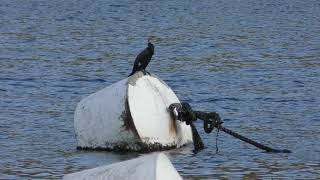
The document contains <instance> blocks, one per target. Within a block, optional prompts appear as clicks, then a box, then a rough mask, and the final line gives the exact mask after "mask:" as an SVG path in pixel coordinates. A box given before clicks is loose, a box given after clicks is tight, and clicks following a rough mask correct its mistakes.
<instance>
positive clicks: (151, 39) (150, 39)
mask: <svg viewBox="0 0 320 180" xmlns="http://www.w3.org/2000/svg"><path fill="white" fill-rule="evenodd" d="M155 39H156V37H155V36H149V37H148V44H149V43H150V44H153V43H154V41H155Z"/></svg>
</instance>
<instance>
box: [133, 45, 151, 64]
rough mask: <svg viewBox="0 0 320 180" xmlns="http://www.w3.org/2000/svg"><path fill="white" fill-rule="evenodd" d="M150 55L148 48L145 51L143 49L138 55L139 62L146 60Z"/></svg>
mask: <svg viewBox="0 0 320 180" xmlns="http://www.w3.org/2000/svg"><path fill="white" fill-rule="evenodd" d="M148 56H149V51H148V49H147V48H146V49H144V50H143V51H141V52H140V53H139V54H138V56H137V57H136V61H137V63H138V62H141V61H145V60H147V59H148Z"/></svg>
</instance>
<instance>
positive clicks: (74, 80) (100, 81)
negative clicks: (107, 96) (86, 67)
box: [71, 79, 106, 83]
mask: <svg viewBox="0 0 320 180" xmlns="http://www.w3.org/2000/svg"><path fill="white" fill-rule="evenodd" d="M71 82H97V83H103V82H106V80H104V79H72V80H71Z"/></svg>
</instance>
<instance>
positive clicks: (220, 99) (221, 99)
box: [201, 97, 241, 102]
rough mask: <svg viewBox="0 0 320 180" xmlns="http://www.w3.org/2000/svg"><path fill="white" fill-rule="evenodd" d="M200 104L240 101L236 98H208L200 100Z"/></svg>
mask: <svg viewBox="0 0 320 180" xmlns="http://www.w3.org/2000/svg"><path fill="white" fill-rule="evenodd" d="M201 101H202V102H219V101H235V102H239V101H241V100H240V99H238V98H233V97H225V98H208V99H203V100H201Z"/></svg>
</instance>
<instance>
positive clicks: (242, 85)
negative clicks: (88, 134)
mask: <svg viewBox="0 0 320 180" xmlns="http://www.w3.org/2000/svg"><path fill="white" fill-rule="evenodd" d="M150 35H154V36H156V37H157V41H156V43H155V47H156V54H155V55H154V57H153V60H152V62H151V64H150V65H149V67H148V69H149V71H151V72H153V73H155V74H157V75H159V76H160V77H161V78H162V79H163V80H165V81H166V82H167V83H168V84H169V85H170V86H171V87H172V88H173V90H174V91H175V92H176V94H177V95H178V97H179V98H180V99H181V100H184V101H187V102H189V103H191V105H192V106H193V108H194V109H197V110H206V111H216V112H218V113H220V115H221V116H222V117H223V118H224V119H225V123H224V125H225V126H226V127H228V128H230V129H233V130H235V131H237V132H240V133H242V134H244V135H246V136H248V137H251V138H253V139H255V140H257V141H260V142H263V143H265V144H268V145H270V146H273V147H276V148H286V149H290V150H292V151H293V153H291V154H269V153H263V152H262V151H261V150H258V149H256V148H254V147H252V146H250V145H247V144H244V143H242V142H241V141H239V140H236V139H234V138H232V137H230V136H228V135H226V134H224V133H223V132H220V134H219V140H218V145H219V152H218V153H216V152H215V137H216V134H215V133H212V134H209V135H207V134H204V133H203V130H202V129H201V124H200V123H199V124H197V126H198V127H199V128H198V129H199V131H200V132H201V135H202V138H203V140H204V142H205V144H206V146H207V148H206V149H205V150H203V151H202V152H200V153H198V154H196V155H195V154H193V153H192V146H187V147H185V148H181V149H176V150H171V151H168V155H169V157H170V159H171V160H172V162H173V164H174V166H175V167H176V169H177V170H178V171H179V173H180V174H181V175H182V176H183V177H184V178H185V179H223V178H228V179H242V178H244V179H246V178H266V179H269V178H275V179H285V178H288V179H309V178H310V179H319V178H320V140H319V138H320V97H319V96H320V2H319V1H316V0H308V1H302V0H301V1H297V0H262V1H255V0H246V1H244V0H227V1H223V0H203V1H192V0H188V1H166V0H164V1H155V0H150V1H129V0H120V1H116V0H114V1H112V0H110V1H106V0H95V1H92V0H78V1H75V0H68V1H60V0H58V1H41V0H25V1H20V0H1V1H0V179H55V178H61V177H62V176H63V174H65V173H71V172H77V171H80V170H83V169H88V168H93V167H97V166H99V165H106V164H110V163H114V162H119V161H122V160H127V159H131V158H134V157H137V156H140V155H141V154H137V153H128V154H117V153H110V152H88V151H77V150H76V143H75V137H74V130H73V112H74V109H75V107H76V104H77V103H78V102H79V101H80V100H81V99H82V98H83V97H85V96H87V95H89V94H91V93H94V92H96V91H97V90H99V89H101V88H104V87H105V86H108V85H110V84H112V83H114V82H117V81H119V80H121V79H123V78H125V77H126V76H127V75H128V74H129V72H130V71H131V67H132V64H133V61H134V59H135V56H136V55H137V53H139V52H140V50H142V49H143V48H145V47H146V39H147V37H148V36H150Z"/></svg>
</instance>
